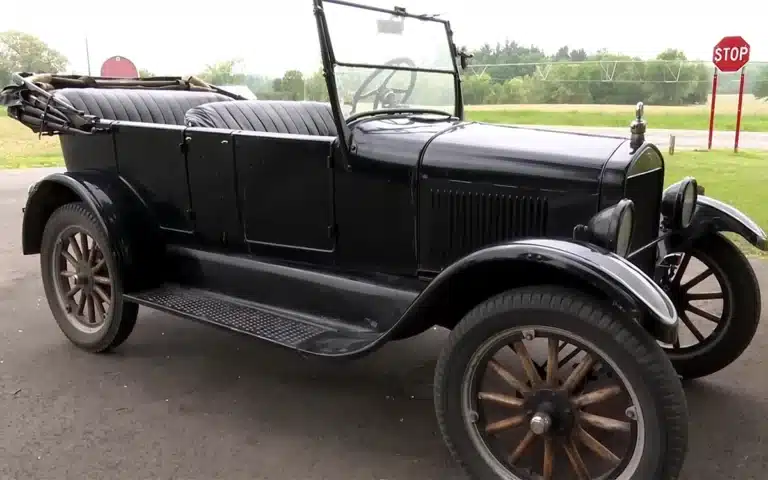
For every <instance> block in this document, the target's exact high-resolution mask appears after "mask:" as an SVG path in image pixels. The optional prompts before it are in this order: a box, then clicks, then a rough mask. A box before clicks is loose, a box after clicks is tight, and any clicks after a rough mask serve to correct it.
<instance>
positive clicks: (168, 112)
mask: <svg viewBox="0 0 768 480" xmlns="http://www.w3.org/2000/svg"><path fill="white" fill-rule="evenodd" d="M54 96H55V97H57V98H60V99H64V100H66V101H67V102H68V103H69V104H70V105H72V106H73V107H75V108H77V109H78V110H83V111H85V113H87V114H90V115H95V116H97V117H101V118H103V119H105V120H124V121H131V122H144V123H157V124H164V125H184V114H185V113H186V111H187V110H189V109H190V108H193V107H196V106H198V105H203V104H207V103H211V102H231V101H232V98H230V97H227V96H225V95H220V94H218V93H209V92H191V91H187V90H135V89H118V88H64V89H61V90H57V91H56V92H54Z"/></svg>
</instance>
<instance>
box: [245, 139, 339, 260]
mask: <svg viewBox="0 0 768 480" xmlns="http://www.w3.org/2000/svg"><path fill="white" fill-rule="evenodd" d="M233 139H234V142H235V145H234V149H235V151H234V153H235V165H236V168H237V183H238V185H237V192H238V196H239V199H238V201H239V203H240V212H241V215H242V223H243V230H244V234H245V240H246V242H247V244H248V247H249V250H250V251H251V252H252V253H267V254H277V255H286V256H289V254H291V253H293V255H290V256H292V257H295V256H296V255H295V254H296V252H300V251H310V252H318V251H320V252H332V251H333V250H334V245H335V242H334V235H333V229H332V225H333V224H334V221H333V171H332V170H331V168H330V166H331V162H330V158H331V154H332V151H333V148H334V143H335V142H336V137H326V136H317V135H298V134H287V133H271V132H251V131H239V132H235V133H234V135H233Z"/></svg>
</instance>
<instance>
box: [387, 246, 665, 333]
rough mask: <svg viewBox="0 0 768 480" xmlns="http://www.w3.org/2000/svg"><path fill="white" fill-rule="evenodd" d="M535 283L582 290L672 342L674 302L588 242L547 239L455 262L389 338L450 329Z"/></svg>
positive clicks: (622, 261)
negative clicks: (481, 306)
mask: <svg viewBox="0 0 768 480" xmlns="http://www.w3.org/2000/svg"><path fill="white" fill-rule="evenodd" d="M535 284H560V285H563V286H568V287H572V288H576V289H581V290H585V291H587V292H589V293H592V294H595V295H597V296H598V297H600V298H601V299H603V300H607V301H609V302H610V303H612V305H613V306H615V307H617V308H618V309H619V310H620V311H623V312H625V313H627V315H628V317H629V318H632V319H634V320H635V321H637V322H638V323H640V324H642V325H643V327H645V328H646V330H647V331H648V332H649V333H650V334H651V335H653V336H654V337H655V338H657V339H659V340H661V341H663V342H665V343H673V342H674V341H675V340H676V338H677V322H678V320H677V311H676V310H675V307H674V304H673V303H672V301H671V300H670V299H669V297H668V296H667V295H666V294H665V293H664V291H663V290H661V288H660V287H659V286H658V285H657V284H656V283H654V282H653V281H652V280H651V279H650V278H649V277H648V276H647V275H646V274H645V273H643V272H642V271H641V270H640V269H639V268H637V267H636V266H635V265H633V264H632V263H630V262H629V261H627V260H626V259H624V258H622V257H619V256H618V255H616V254H613V253H610V252H608V251H605V250H602V249H600V248H599V247H596V246H594V245H591V244H586V243H581V242H575V241H565V240H550V239H529V240H519V241H514V242H510V243H506V244H503V245H497V246H493V247H489V248H485V249H483V250H479V251H477V252H474V253H472V254H470V255H468V256H466V257H464V258H462V259H460V260H459V261H457V262H456V263H454V264H452V265H451V266H450V267H448V268H447V269H445V270H443V271H442V272H441V273H440V274H439V275H438V276H437V277H436V278H435V279H434V280H433V281H432V282H431V283H430V284H429V285H428V286H427V288H426V289H424V291H423V292H422V293H421V294H420V295H419V297H417V298H416V300H414V302H413V304H412V305H411V306H410V307H409V308H408V310H407V311H406V312H405V314H404V315H403V317H402V318H401V320H400V321H399V322H398V324H397V325H396V326H395V327H394V329H393V330H395V331H394V332H393V335H394V336H396V337H400V338H402V337H404V336H408V335H409V334H414V333H417V332H418V331H419V330H424V328H425V327H426V328H429V325H430V324H436V323H437V324H441V325H444V326H446V327H448V328H452V327H453V325H452V324H451V322H452V323H454V324H455V322H457V321H458V320H459V319H460V318H459V317H461V316H463V315H464V314H465V313H466V312H467V311H469V310H470V309H471V308H472V307H473V306H474V305H476V304H477V303H479V302H480V301H483V300H485V299H487V298H488V297H490V296H492V295H495V294H497V293H501V292H502V291H504V290H508V289H510V288H515V287H522V286H527V285H535ZM446 318H447V319H449V320H448V322H447V323H448V324H446V321H445V319H446Z"/></svg>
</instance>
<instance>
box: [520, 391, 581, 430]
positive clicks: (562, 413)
mask: <svg viewBox="0 0 768 480" xmlns="http://www.w3.org/2000/svg"><path fill="white" fill-rule="evenodd" d="M524 408H525V410H526V413H527V414H528V415H529V417H530V419H529V425H530V429H531V431H532V432H533V433H534V434H536V435H557V436H567V435H568V434H569V433H570V432H571V431H572V430H573V427H574V425H575V423H576V422H575V420H576V419H575V414H574V408H573V405H572V404H571V400H570V398H569V396H568V394H567V393H566V392H563V391H559V390H552V389H541V390H538V391H536V392H534V393H532V394H531V395H530V396H529V397H528V398H527V399H526V400H525V403H524Z"/></svg>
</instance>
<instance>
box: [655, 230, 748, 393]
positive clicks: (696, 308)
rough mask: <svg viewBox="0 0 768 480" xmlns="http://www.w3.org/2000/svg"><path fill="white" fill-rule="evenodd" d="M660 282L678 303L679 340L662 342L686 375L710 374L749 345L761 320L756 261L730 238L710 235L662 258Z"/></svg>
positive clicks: (699, 375)
mask: <svg viewBox="0 0 768 480" xmlns="http://www.w3.org/2000/svg"><path fill="white" fill-rule="evenodd" d="M662 265H663V266H664V270H663V274H662V277H661V278H660V279H659V283H660V284H661V286H662V288H663V289H664V290H665V291H666V292H667V294H668V295H669V297H670V298H671V299H672V301H673V302H674V303H675V307H676V308H677V312H678V317H679V319H680V332H679V338H678V341H677V342H675V343H674V344H672V345H662V346H663V347H664V349H665V351H666V352H667V354H668V355H669V357H670V359H671V360H672V364H673V365H674V366H675V368H676V369H677V371H678V372H679V373H680V375H682V376H683V377H684V378H697V377H702V376H706V375H710V374H712V373H715V372H717V371H719V370H722V369H723V368H725V367H726V366H728V365H730V364H731V363H732V362H733V361H735V360H736V359H737V358H738V357H739V356H740V355H741V354H742V353H743V352H744V350H745V349H746V348H747V346H749V344H750V342H751V341H752V338H753V337H754V335H755V332H756V331H757V326H758V323H759V321H760V307H761V305H760V290H759V285H758V282H757V278H756V277H755V274H754V272H753V270H752V266H751V265H750V263H749V261H748V260H747V259H746V257H745V256H744V254H743V253H741V251H740V250H739V249H738V247H736V246H735V245H734V244H733V243H732V242H731V241H730V240H728V239H727V238H725V237H724V236H722V235H720V234H713V235H707V236H705V237H702V238H701V239H698V240H696V241H694V242H693V244H692V245H691V246H690V247H689V248H687V249H685V250H682V251H678V252H673V253H671V254H670V255H668V256H667V257H666V258H664V259H663V260H662Z"/></svg>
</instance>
